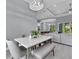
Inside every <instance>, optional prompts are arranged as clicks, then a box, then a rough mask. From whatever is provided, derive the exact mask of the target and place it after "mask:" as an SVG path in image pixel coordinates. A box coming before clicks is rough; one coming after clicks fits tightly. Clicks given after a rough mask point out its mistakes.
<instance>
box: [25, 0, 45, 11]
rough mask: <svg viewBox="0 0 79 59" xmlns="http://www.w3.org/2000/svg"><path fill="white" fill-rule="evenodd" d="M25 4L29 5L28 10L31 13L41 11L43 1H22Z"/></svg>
mask: <svg viewBox="0 0 79 59" xmlns="http://www.w3.org/2000/svg"><path fill="white" fill-rule="evenodd" d="M24 1H26V2H28V3H29V8H30V9H31V10H33V11H39V10H41V9H43V7H44V4H43V0H40V1H39V0H24Z"/></svg>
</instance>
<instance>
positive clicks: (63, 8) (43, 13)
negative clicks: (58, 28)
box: [6, 0, 72, 19]
mask: <svg viewBox="0 0 79 59" xmlns="http://www.w3.org/2000/svg"><path fill="white" fill-rule="evenodd" d="M27 1H28V2H31V1H33V0H27ZM28 2H25V1H24V0H6V14H9V15H18V16H19V17H26V16H28V17H32V18H35V19H43V18H50V17H56V16H60V15H62V14H66V15H67V13H68V12H69V10H70V9H71V8H72V7H71V6H70V4H71V3H72V0H43V3H44V6H45V7H44V8H43V9H42V10H40V11H37V12H35V11H32V10H30V9H29V3H28ZM68 14H69V13H68Z"/></svg>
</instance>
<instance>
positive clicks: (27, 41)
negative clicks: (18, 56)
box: [14, 35, 53, 59]
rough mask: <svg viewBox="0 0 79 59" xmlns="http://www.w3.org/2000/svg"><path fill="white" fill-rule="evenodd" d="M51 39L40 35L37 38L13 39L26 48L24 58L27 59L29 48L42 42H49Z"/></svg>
mask: <svg viewBox="0 0 79 59" xmlns="http://www.w3.org/2000/svg"><path fill="white" fill-rule="evenodd" d="M52 38H53V37H52V36H47V35H40V36H39V37H37V38H29V36H27V37H25V38H15V39H14V40H15V41H16V42H18V43H19V44H21V45H22V46H23V47H25V48H26V55H27V56H26V58H27V59H29V48H31V47H33V46H35V45H37V44H40V43H42V42H45V41H48V40H51V39H52Z"/></svg>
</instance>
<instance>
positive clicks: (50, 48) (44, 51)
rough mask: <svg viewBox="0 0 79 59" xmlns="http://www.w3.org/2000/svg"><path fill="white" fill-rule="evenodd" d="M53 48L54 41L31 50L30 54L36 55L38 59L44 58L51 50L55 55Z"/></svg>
mask: <svg viewBox="0 0 79 59" xmlns="http://www.w3.org/2000/svg"><path fill="white" fill-rule="evenodd" d="M54 48H55V44H54V43H48V44H46V45H44V46H42V47H39V48H38V49H36V50H33V51H32V52H31V54H32V55H34V56H35V57H37V58H38V59H44V58H45V57H46V56H47V55H48V54H49V53H50V52H51V51H52V52H53V56H54V55H55V54H54Z"/></svg>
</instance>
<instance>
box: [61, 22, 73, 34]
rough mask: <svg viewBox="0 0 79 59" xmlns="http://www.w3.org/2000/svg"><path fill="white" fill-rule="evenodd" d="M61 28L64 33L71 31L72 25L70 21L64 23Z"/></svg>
mask: <svg viewBox="0 0 79 59" xmlns="http://www.w3.org/2000/svg"><path fill="white" fill-rule="evenodd" d="M62 28H63V32H64V33H71V32H72V25H71V24H70V23H64V24H63V27H62Z"/></svg>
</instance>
